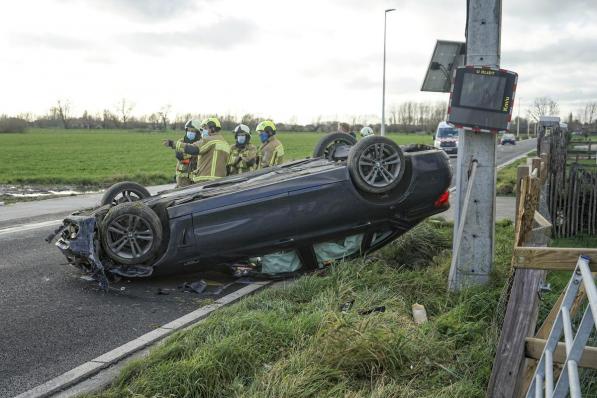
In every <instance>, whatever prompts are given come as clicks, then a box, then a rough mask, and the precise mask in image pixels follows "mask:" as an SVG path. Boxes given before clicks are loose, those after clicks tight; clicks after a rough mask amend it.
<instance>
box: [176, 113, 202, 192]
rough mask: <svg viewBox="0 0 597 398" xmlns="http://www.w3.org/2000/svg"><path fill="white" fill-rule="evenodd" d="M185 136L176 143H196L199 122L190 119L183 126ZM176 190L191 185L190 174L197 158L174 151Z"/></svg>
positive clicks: (198, 135) (198, 134) (198, 133)
mask: <svg viewBox="0 0 597 398" xmlns="http://www.w3.org/2000/svg"><path fill="white" fill-rule="evenodd" d="M184 129H185V135H184V137H182V138H181V139H179V140H178V141H176V144H178V143H185V144H193V143H195V142H197V141H198V140H199V138H200V136H201V131H200V130H201V121H200V120H197V119H192V120H189V121H188V122H186V124H185V125H184ZM175 156H176V159H177V162H176V188H181V187H186V186H189V185H191V184H193V180H191V172H192V171H193V170H195V168H196V167H197V156H193V155H188V154H185V153H183V152H179V151H176V152H175Z"/></svg>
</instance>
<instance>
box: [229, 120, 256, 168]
mask: <svg viewBox="0 0 597 398" xmlns="http://www.w3.org/2000/svg"><path fill="white" fill-rule="evenodd" d="M233 132H234V142H235V143H234V145H233V146H232V147H231V148H230V156H229V157H228V165H227V166H226V171H227V173H228V175H232V174H241V173H245V172H247V171H252V170H253V169H254V168H255V165H256V163H257V148H256V147H255V145H253V144H251V129H250V128H249V126H247V125H245V124H239V125H238V126H236V127H235V128H234V131H233Z"/></svg>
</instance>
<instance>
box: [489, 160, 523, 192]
mask: <svg viewBox="0 0 597 398" xmlns="http://www.w3.org/2000/svg"><path fill="white" fill-rule="evenodd" d="M527 159H528V158H526V157H525V158H522V159H519V160H517V161H516V162H514V163H511V164H509V165H508V166H506V167H504V168H503V169H501V170H500V171H498V173H497V180H496V188H495V189H496V193H497V195H499V196H516V174H517V170H518V166H522V165H525V164H526V163H527Z"/></svg>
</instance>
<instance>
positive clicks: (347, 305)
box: [340, 299, 354, 314]
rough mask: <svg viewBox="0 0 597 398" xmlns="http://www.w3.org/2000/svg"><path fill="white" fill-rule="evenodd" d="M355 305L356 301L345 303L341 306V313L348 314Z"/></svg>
mask: <svg viewBox="0 0 597 398" xmlns="http://www.w3.org/2000/svg"><path fill="white" fill-rule="evenodd" d="M353 304H354V299H352V300H350V301H347V302H345V303H344V304H342V305H341V306H340V312H342V313H343V314H346V313H347V312H348V311H350V309H351V308H352V305H353Z"/></svg>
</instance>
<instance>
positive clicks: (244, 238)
mask: <svg viewBox="0 0 597 398" xmlns="http://www.w3.org/2000/svg"><path fill="white" fill-rule="evenodd" d="M236 195H238V198H237V199H238V200H237V201H236V202H235V203H232V204H227V205H225V206H219V207H213V208H210V209H206V210H203V211H198V212H195V213H193V230H194V234H195V238H196V241H197V251H198V252H199V253H200V257H201V258H211V257H217V258H238V257H239V256H241V257H242V256H244V255H245V254H246V255H260V254H264V253H266V252H268V251H271V250H273V249H275V248H278V247H283V246H285V245H288V244H289V243H291V242H292V241H293V239H294V226H293V223H292V219H293V217H292V214H291V213H292V208H291V206H290V203H289V198H288V192H287V191H278V192H261V194H260V192H252V193H249V194H247V193H244V194H243V193H238V194H236ZM214 199H218V198H214Z"/></svg>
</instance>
